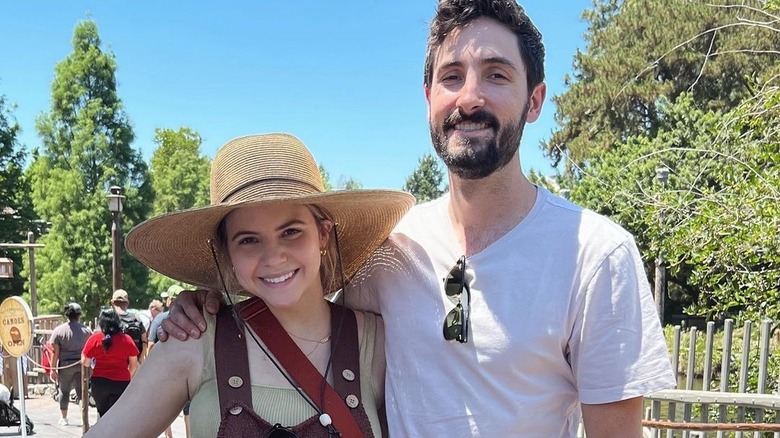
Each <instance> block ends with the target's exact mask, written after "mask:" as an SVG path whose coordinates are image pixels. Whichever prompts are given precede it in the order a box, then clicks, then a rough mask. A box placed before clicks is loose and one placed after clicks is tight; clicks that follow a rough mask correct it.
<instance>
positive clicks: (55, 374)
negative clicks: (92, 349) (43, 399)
mask: <svg viewBox="0 0 780 438" xmlns="http://www.w3.org/2000/svg"><path fill="white" fill-rule="evenodd" d="M64 313H65V317H66V318H68V322H66V323H63V324H60V325H58V326H57V327H54V330H52V332H51V337H50V338H49V342H50V343H51V345H52V349H53V352H52V358H51V364H52V367H51V371H50V373H49V377H50V378H51V380H52V381H54V382H57V385H58V387H59V390H58V391H59V402H60V414H61V417H60V420H59V424H60V426H67V425H68V424H69V423H68V404H69V403H70V392H71V390H73V389H75V390H76V394H77V398H80V395H81V365H80V359H81V350H82V349H83V348H84V344H86V342H87V339H88V338H89V337H90V335H92V330H90V328H89V327H87V326H85V325H84V324H82V323H81V321H80V319H81V306H80V305H78V304H77V303H69V304H68V305H67V306H65V310H64Z"/></svg>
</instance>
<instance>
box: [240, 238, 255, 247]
mask: <svg viewBox="0 0 780 438" xmlns="http://www.w3.org/2000/svg"><path fill="white" fill-rule="evenodd" d="M255 242H257V239H256V238H254V237H243V238H241V239H240V240H239V241H238V244H239V245H248V244H252V243H255Z"/></svg>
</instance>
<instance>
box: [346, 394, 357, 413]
mask: <svg viewBox="0 0 780 438" xmlns="http://www.w3.org/2000/svg"><path fill="white" fill-rule="evenodd" d="M346 402H347V406H349V407H350V408H352V409H355V408H356V407H358V405H359V404H360V401H359V400H358V398H357V397H355V396H354V395H352V394H350V395H348V396H347V398H346Z"/></svg>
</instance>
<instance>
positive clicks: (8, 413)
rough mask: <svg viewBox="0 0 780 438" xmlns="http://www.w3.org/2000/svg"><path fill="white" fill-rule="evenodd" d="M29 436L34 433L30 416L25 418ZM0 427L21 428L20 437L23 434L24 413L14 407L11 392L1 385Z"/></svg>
mask: <svg viewBox="0 0 780 438" xmlns="http://www.w3.org/2000/svg"><path fill="white" fill-rule="evenodd" d="M25 420H27V421H25V423H26V431H27V435H32V433H33V428H34V425H33V422H32V420H30V417H29V416H28V417H27V418H25ZM0 426H5V427H13V426H19V435H21V434H22V413H21V412H19V409H16V408H15V407H14V400H13V398H11V391H10V390H9V389H8V388H7V387H6V386H5V385H2V384H0Z"/></svg>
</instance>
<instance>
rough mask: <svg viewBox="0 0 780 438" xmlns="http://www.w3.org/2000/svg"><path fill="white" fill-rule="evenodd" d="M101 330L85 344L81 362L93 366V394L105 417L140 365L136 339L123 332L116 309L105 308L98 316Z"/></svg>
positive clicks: (100, 411)
mask: <svg viewBox="0 0 780 438" xmlns="http://www.w3.org/2000/svg"><path fill="white" fill-rule="evenodd" d="M98 326H99V327H100V331H99V332H96V333H94V334H92V336H90V337H89V339H87V343H86V344H84V349H83V350H82V352H81V363H82V364H83V365H84V366H92V362H93V359H94V366H93V370H92V378H91V379H90V384H91V385H92V397H93V398H94V399H95V405H96V406H97V410H98V413H99V414H100V416H101V417H102V416H103V415H105V414H106V412H108V410H109V409H110V408H111V406H113V405H114V403H115V402H116V401H117V400H118V399H119V397H120V396H121V395H122V393H123V392H124V391H125V388H127V385H128V384H129V383H130V378H131V377H132V376H133V374H135V370H136V369H137V368H138V357H137V356H138V347H136V346H135V342H133V338H131V337H130V336H128V335H126V334H124V333H122V325H121V321H120V319H119V315H118V314H117V313H116V310H114V309H105V310H103V311H101V312H100V317H99V318H98Z"/></svg>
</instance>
